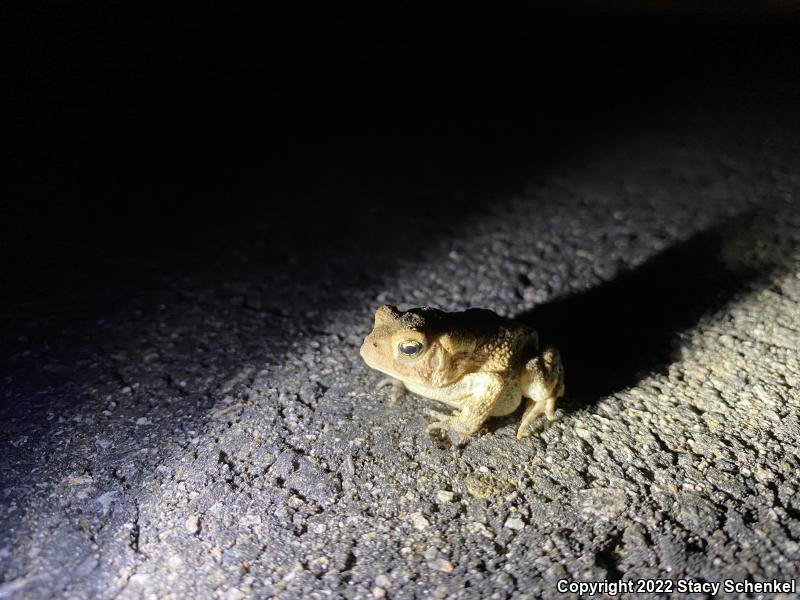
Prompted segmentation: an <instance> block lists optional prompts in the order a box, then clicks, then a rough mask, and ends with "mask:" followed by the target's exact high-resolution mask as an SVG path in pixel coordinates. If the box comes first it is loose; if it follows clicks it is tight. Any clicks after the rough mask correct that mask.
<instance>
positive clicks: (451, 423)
mask: <svg viewBox="0 0 800 600" xmlns="http://www.w3.org/2000/svg"><path fill="white" fill-rule="evenodd" d="M425 414H426V415H428V416H430V417H433V418H434V419H436V420H435V421H434V422H433V423H431V424H430V425H428V426H427V427H426V428H425V431H426V432H427V433H429V434H430V433H431V432H433V431H436V430H439V431H443V432H444V433H449V432H450V431H452V432H454V433H457V434H458V441H459V443H461V442H463V441H464V440H465V439H467V436H468V435H469V434H471V433H475V432H476V431H477V430H478V428H479V427H480V423H478V424H477V425H476V423H475V422H474V420H473V419H465V418H464V415H463V412H462V411H454V412H453V414H451V415H448V414H445V413H443V412H439V411H438V410H433V409H431V408H426V409H425Z"/></svg>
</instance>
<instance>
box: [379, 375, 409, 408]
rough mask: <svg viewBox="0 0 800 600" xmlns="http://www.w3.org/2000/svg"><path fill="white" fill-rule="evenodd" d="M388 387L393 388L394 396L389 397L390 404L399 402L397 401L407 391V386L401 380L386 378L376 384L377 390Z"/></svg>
mask: <svg viewBox="0 0 800 600" xmlns="http://www.w3.org/2000/svg"><path fill="white" fill-rule="evenodd" d="M387 386H392V395H391V396H390V397H389V404H390V405H391V404H394V403H395V402H397V399H398V398H400V396H402V395H403V392H405V391H406V386H404V385H403V382H402V381H400V380H399V379H395V378H394V377H384V378H383V379H381V380H380V381H379V382H378V383H377V384H375V389H376V390H380V389H382V388H385V387H387Z"/></svg>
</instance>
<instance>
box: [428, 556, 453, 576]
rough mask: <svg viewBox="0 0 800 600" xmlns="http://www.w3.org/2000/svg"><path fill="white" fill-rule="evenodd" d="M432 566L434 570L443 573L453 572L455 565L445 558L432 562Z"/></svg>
mask: <svg viewBox="0 0 800 600" xmlns="http://www.w3.org/2000/svg"><path fill="white" fill-rule="evenodd" d="M430 565H431V567H432V568H434V569H436V570H437V571H441V572H442V573H452V572H453V563H451V562H450V561H449V560H446V559H444V558H437V559H436V560H434V561H432V562H431V563H430Z"/></svg>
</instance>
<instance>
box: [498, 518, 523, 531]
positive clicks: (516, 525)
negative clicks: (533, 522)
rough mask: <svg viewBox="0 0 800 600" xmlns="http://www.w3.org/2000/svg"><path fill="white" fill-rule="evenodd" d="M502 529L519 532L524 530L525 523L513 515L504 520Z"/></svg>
mask: <svg viewBox="0 0 800 600" xmlns="http://www.w3.org/2000/svg"><path fill="white" fill-rule="evenodd" d="M503 527H505V528H506V529H513V530H514V531H520V530H522V529H524V528H525V523H524V522H523V521H522V519H520V518H519V516H517V515H513V516H511V517H509V518H508V519H507V520H506V522H505V524H504V525H503Z"/></svg>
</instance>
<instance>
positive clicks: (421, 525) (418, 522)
mask: <svg viewBox="0 0 800 600" xmlns="http://www.w3.org/2000/svg"><path fill="white" fill-rule="evenodd" d="M411 523H412V524H413V525H414V529H419V530H420V531H422V530H423V529H427V528H428V527H430V525H431V523H430V521H428V519H426V518H425V517H423V516H422V513H418V512H415V513H411Z"/></svg>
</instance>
